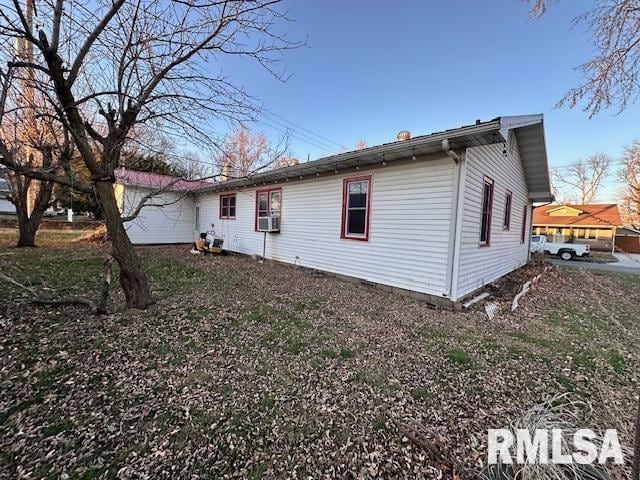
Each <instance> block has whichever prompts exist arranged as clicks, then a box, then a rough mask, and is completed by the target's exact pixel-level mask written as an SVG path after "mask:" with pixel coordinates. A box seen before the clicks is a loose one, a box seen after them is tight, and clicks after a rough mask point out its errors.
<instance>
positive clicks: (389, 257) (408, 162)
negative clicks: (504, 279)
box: [118, 115, 552, 303]
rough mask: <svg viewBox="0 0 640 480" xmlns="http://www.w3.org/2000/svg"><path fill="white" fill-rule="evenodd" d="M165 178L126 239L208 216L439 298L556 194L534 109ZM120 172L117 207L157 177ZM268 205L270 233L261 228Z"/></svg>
mask: <svg viewBox="0 0 640 480" xmlns="http://www.w3.org/2000/svg"><path fill="white" fill-rule="evenodd" d="M122 177H123V172H122V171H119V173H118V178H119V179H121V178H122ZM164 178H165V179H166V178H168V177H164ZM132 180H133V181H132ZM138 180H139V179H138ZM166 181H167V180H163V182H165V184H164V187H165V189H164V190H165V191H164V193H162V194H161V195H160V196H159V197H156V198H154V200H153V201H154V202H156V203H159V204H162V203H169V205H167V206H165V207H162V208H156V207H146V208H144V209H143V210H142V211H143V214H142V215H141V216H140V217H139V218H138V219H136V220H135V221H134V222H131V224H130V225H129V227H128V231H129V235H130V236H131V239H132V241H133V242H134V243H138V244H149V243H172V242H175V243H178V242H184V243H190V242H192V241H193V239H194V238H195V236H196V235H197V232H198V231H205V230H208V229H210V228H211V226H212V225H214V226H215V231H216V233H217V234H218V235H221V236H222V237H224V248H225V249H226V250H228V251H232V252H238V253H243V254H255V255H262V254H263V250H264V255H265V257H266V258H268V259H273V260H277V261H280V262H285V263H290V264H296V265H301V266H304V267H309V268H313V269H317V270H322V271H326V272H332V273H335V274H339V275H342V276H346V277H352V278H355V279H360V280H363V281H366V282H371V283H374V284H376V285H379V286H384V287H390V288H397V289H402V290H405V291H408V292H411V293H412V294H414V295H418V296H421V297H424V298H426V299H427V300H429V301H432V302H435V303H450V302H455V301H458V300H460V299H461V298H463V297H465V296H467V295H469V294H470V293H472V292H474V291H475V290H477V289H479V288H480V287H482V286H483V285H485V284H487V283H491V282H493V281H495V280H496V279H498V278H500V277H501V276H503V275H505V274H507V273H509V272H511V271H513V270H515V269H517V268H519V267H521V266H523V265H524V264H525V263H527V261H528V258H529V239H530V230H531V217H532V215H531V212H532V210H531V207H532V203H533V202H542V201H550V200H551V199H552V194H551V187H550V182H549V172H548V165H547V155H546V147H545V139H544V127H543V118H542V115H526V116H515V117H499V118H496V119H494V120H491V121H487V122H480V121H478V122H476V123H475V124H474V125H469V126H464V127H460V128H455V129H451V130H446V131H443V132H438V133H433V134H430V135H424V136H420V137H415V138H411V139H406V140H402V141H397V142H393V143H388V144H384V145H380V146H375V147H370V148H365V149H362V150H357V151H352V152H347V153H342V154H339V155H335V156H331V157H326V158H322V159H319V160H316V161H312V162H307V163H302V164H299V165H295V166H290V167H286V168H280V169H275V170H270V171H266V172H264V173H260V174H256V175H254V176H252V177H250V178H243V179H237V180H231V181H227V182H221V183H216V184H213V183H204V184H183V183H178V184H176V186H175V188H167V186H166ZM121 183H123V184H124V186H119V187H118V188H119V189H120V196H121V198H122V204H123V210H125V211H127V210H129V209H131V208H132V207H131V206H132V205H134V204H135V203H136V199H139V198H141V197H142V196H143V195H145V193H148V192H149V191H152V190H151V189H152V188H157V187H158V186H162V185H155V184H154V183H158V182H156V181H150V182H147V185H145V184H144V182H139V181H136V179H132V178H129V180H128V181H123V182H121ZM160 183H162V182H160ZM267 217H271V218H273V219H275V220H277V221H276V223H277V224H279V225H275V226H279V231H278V232H277V233H264V232H262V231H259V228H258V226H259V223H260V224H262V223H263V222H262V221H260V219H261V218H262V219H263V220H264V219H265V218H267ZM275 220H274V221H275ZM265 221H266V220H265ZM261 226H266V225H261Z"/></svg>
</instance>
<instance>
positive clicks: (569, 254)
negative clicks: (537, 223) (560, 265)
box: [531, 235, 591, 260]
mask: <svg viewBox="0 0 640 480" xmlns="http://www.w3.org/2000/svg"><path fill="white" fill-rule="evenodd" d="M531 251H532V252H545V253H548V254H550V255H558V256H559V257H560V258H561V259H562V260H571V259H572V258H573V257H588V256H589V253H590V252H591V248H590V247H589V245H582V244H580V243H552V242H547V237H545V236H544V235H531Z"/></svg>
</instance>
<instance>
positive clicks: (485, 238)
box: [480, 177, 493, 246]
mask: <svg viewBox="0 0 640 480" xmlns="http://www.w3.org/2000/svg"><path fill="white" fill-rule="evenodd" d="M492 215H493V180H492V179H491V178H489V177H484V182H483V184H482V216H481V218H480V246H488V245H489V244H490V243H491V217H492Z"/></svg>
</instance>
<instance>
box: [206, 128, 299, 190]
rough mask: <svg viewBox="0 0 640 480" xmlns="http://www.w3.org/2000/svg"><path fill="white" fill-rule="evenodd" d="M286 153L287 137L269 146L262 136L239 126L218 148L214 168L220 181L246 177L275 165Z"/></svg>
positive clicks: (284, 157)
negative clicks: (215, 166)
mask: <svg viewBox="0 0 640 480" xmlns="http://www.w3.org/2000/svg"><path fill="white" fill-rule="evenodd" d="M287 149H288V134H287V133H285V135H284V136H283V137H282V138H280V139H279V140H278V142H277V143H276V144H275V145H272V144H271V143H270V142H269V141H268V140H267V137H266V136H265V135H264V133H262V132H257V133H255V132H251V131H250V130H248V129H247V128H246V127H245V126H244V125H240V127H239V128H238V129H237V130H235V131H234V132H233V133H232V134H231V135H230V136H229V137H228V138H227V140H226V141H225V142H224V144H223V145H222V146H221V147H220V152H219V153H218V155H216V164H217V166H218V169H219V171H220V172H221V175H222V178H223V179H230V178H242V177H247V176H250V175H252V174H254V173H256V172H258V171H260V170H264V169H266V168H268V167H270V166H272V165H278V164H279V163H280V162H281V161H282V160H283V159H286V158H287V154H286V152H287ZM276 168H277V167H276Z"/></svg>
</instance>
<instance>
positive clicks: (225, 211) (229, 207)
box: [220, 193, 236, 219]
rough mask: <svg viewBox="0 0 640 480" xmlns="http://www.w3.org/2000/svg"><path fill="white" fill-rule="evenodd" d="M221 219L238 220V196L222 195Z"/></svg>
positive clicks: (233, 194)
mask: <svg viewBox="0 0 640 480" xmlns="http://www.w3.org/2000/svg"><path fill="white" fill-rule="evenodd" d="M220 218H226V219H234V218H236V194H235V193H229V194H226V195H220Z"/></svg>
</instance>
